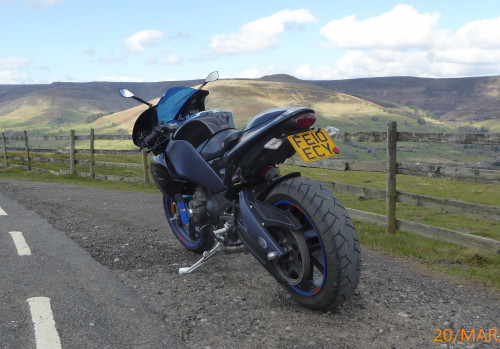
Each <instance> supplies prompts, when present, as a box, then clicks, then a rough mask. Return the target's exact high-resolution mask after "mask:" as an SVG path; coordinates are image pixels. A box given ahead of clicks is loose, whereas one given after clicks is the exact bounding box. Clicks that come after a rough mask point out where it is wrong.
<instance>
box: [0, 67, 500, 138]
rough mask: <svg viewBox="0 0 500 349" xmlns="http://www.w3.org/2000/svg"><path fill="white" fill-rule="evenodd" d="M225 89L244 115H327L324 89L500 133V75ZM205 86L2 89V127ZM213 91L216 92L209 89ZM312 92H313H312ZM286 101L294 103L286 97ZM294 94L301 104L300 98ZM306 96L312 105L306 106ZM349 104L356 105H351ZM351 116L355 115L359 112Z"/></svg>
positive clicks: (281, 79) (118, 107)
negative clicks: (271, 109) (128, 95)
mask: <svg viewBox="0 0 500 349" xmlns="http://www.w3.org/2000/svg"><path fill="white" fill-rule="evenodd" d="M252 81H253V82H255V83H257V82H259V83H261V84H265V83H266V82H269V86H268V87H272V86H271V85H272V84H273V83H279V84H282V85H280V88H279V89H277V88H271V89H267V91H266V92H265V93H263V92H262V91H259V90H258V89H260V90H262V89H263V88H264V87H265V86H266V85H260V86H259V87H258V89H257V87H255V88H254V87H252V85H251V84H250V85H248V84H247V85H245V88H243V87H242V88H239V89H237V88H234V87H237V86H238V84H242V83H243V82H245V83H249V82H252ZM220 82H227V83H228V84H229V83H230V84H231V86H233V87H231V88H224V86H221V87H220V93H219V96H221V97H220V98H223V97H224V98H225V100H231V101H235V104H234V107H235V108H240V107H241V108H242V110H243V109H244V110H245V111H247V112H246V113H244V114H243V115H247V114H248V115H250V114H251V112H254V111H255V110H254V109H256V107H257V105H259V108H260V107H266V106H271V105H273V106H274V105H275V104H274V103H275V102H276V103H278V102H279V103H282V102H286V103H288V104H295V102H293V101H294V100H297V102H299V101H300V103H302V104H304V105H313V104H314V105H315V108H317V109H318V110H321V106H322V105H324V104H325V103H330V102H332V100H333V99H335V98H336V97H332V95H331V94H329V93H325V92H324V91H323V92H322V91H320V90H318V88H322V89H325V90H329V91H332V92H334V93H343V94H346V95H351V96H355V97H358V98H360V99H361V100H367V101H369V102H372V103H375V104H377V105H379V106H380V108H381V109H382V108H385V109H392V110H385V111H384V112H389V113H393V112H396V113H402V115H412V117H417V118H419V117H428V118H431V119H435V120H438V121H439V122H445V123H447V124H448V126H449V127H452V128H454V129H458V128H459V127H462V128H464V129H462V130H465V131H468V130H471V131H481V132H485V131H490V132H500V76H488V77H470V78H452V79H431V78H416V77H405V76H399V77H380V78H360V79H346V80H301V79H298V78H296V77H293V76H291V75H287V74H274V75H266V76H263V77H262V78H260V79H227V80H221V81H220ZM200 83H201V80H186V81H163V82H144V83H138V82H86V83H69V82H56V83H52V84H46V85H0V128H1V129H6V130H8V129H26V128H28V129H37V128H43V129H44V130H47V129H51V130H57V129H59V128H60V127H61V126H66V127H69V125H73V124H75V123H76V124H78V123H83V124H85V123H89V122H92V120H97V119H99V118H101V117H102V116H104V115H109V114H112V113H116V112H121V111H124V110H128V109H130V108H132V107H136V106H137V105H138V104H137V103H136V101H133V100H130V99H125V98H122V97H121V96H120V95H119V93H118V89H119V88H128V89H130V90H131V91H133V92H134V93H135V94H136V95H137V96H140V97H141V98H143V99H145V100H153V99H155V98H158V97H160V96H162V95H163V93H164V91H165V90H166V89H168V88H171V87H174V86H195V85H198V84H200ZM208 89H209V90H210V85H209V86H208ZM299 90H300V91H299ZM307 90H310V91H309V92H308V93H306V91H307ZM214 92H215V91H214ZM235 94H237V95H235ZM285 94H287V96H288V97H290V98H289V99H287V98H285V97H286V96H285ZM295 95H300V96H301V97H300V98H298V99H294V98H295ZM306 96H307V98H306V99H301V98H302V97H306ZM210 98H214V95H212V94H211V96H210V97H209V98H208V100H210ZM328 98H329V100H328ZM332 98H333V99H332ZM257 99H258V101H257ZM273 99H276V100H275V101H273ZM346 100H350V101H352V99H349V98H347V99H346ZM287 101H288V102H287ZM220 102H221V104H220V105H218V107H222V108H224V107H226V104H227V102H225V101H224V99H221V100H220ZM292 102H293V103H292ZM343 103H345V104H347V103H354V102H343ZM288 104H287V105H288ZM243 106H244V107H245V108H243ZM353 110H354V109H353ZM352 116H353V117H354V116H355V112H353V114H352ZM422 122H423V121H422ZM448 126H447V127H448Z"/></svg>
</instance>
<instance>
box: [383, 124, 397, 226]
mask: <svg viewBox="0 0 500 349" xmlns="http://www.w3.org/2000/svg"><path fill="white" fill-rule="evenodd" d="M397 125H398V124H397V122H395V121H389V122H387V188H386V200H385V211H386V212H385V213H386V223H387V225H386V231H387V233H389V234H396V225H397V222H396V198H397V197H396V196H397V192H396V170H397V168H396V166H397V164H396V160H397Z"/></svg>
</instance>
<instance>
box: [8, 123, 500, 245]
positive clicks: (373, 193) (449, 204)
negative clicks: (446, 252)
mask: <svg viewBox="0 0 500 349" xmlns="http://www.w3.org/2000/svg"><path fill="white" fill-rule="evenodd" d="M2 139H3V150H4V161H5V164H4V166H9V163H8V160H9V159H12V160H22V161H24V162H25V163H26V164H27V165H23V166H22V167H24V168H26V169H28V170H37V171H41V172H51V173H54V171H50V170H44V169H37V168H33V167H32V166H31V161H39V162H59V163H67V164H69V171H66V170H64V171H62V170H60V171H59V172H55V173H54V174H61V173H63V174H74V175H79V176H84V177H91V178H101V179H108V180H119V181H128V182H143V183H149V181H150V180H149V174H148V172H149V170H148V160H147V154H146V152H145V151H143V152H142V164H130V163H116V162H99V161H94V154H138V151H134V150H121V151H119V150H99V149H95V148H94V141H95V140H130V139H131V137H130V136H119V135H117V136H97V135H94V131H93V130H91V131H90V135H89V136H76V135H75V132H74V131H71V132H70V135H69V136H43V137H32V138H29V139H30V140H66V141H68V140H69V143H70V147H69V150H64V152H69V155H70V156H69V157H70V159H69V160H67V159H55V158H42V157H30V155H29V152H30V150H31V151H36V152H40V153H51V152H61V150H57V149H30V148H29V142H28V140H29V139H28V135H27V133H26V131H25V132H24V137H11V138H9V139H7V138H5V136H4V135H3V134H2ZM6 140H11V141H23V140H24V142H25V147H24V148H10V147H7V145H6ZM77 140H88V141H89V143H90V146H89V149H76V148H75V141H77ZM334 140H335V141H338V142H385V143H386V144H387V161H385V162H382V161H380V162H374V161H343V160H328V159H327V160H322V161H317V162H313V163H309V164H307V165H306V164H304V163H302V162H301V161H300V160H299V159H295V158H291V159H288V160H287V161H286V163H287V164H291V165H298V166H304V167H316V168H326V169H333V170H340V171H368V172H385V173H386V176H387V181H386V190H383V189H375V188H370V187H363V186H356V185H348V184H341V183H335V182H323V184H324V185H326V186H328V187H329V188H330V189H331V190H332V191H334V192H340V193H345V194H350V195H356V196H360V197H361V196H362V197H365V198H367V199H382V200H385V202H386V214H385V215H379V214H374V213H371V212H365V211H360V210H356V209H349V208H348V209H347V210H348V212H349V214H350V215H351V217H352V218H353V219H355V220H359V221H362V222H367V223H371V224H376V225H381V226H385V227H386V230H387V232H388V233H389V234H395V232H396V229H400V230H402V231H406V232H409V233H412V234H416V235H420V236H424V237H430V238H434V239H438V240H442V241H446V242H451V243H455V244H458V245H462V246H467V247H474V248H478V249H482V250H485V251H489V252H492V253H497V254H500V241H498V240H494V239H489V238H485V237H481V236H477V235H472V234H466V233H462V232H458V231H453V230H449V229H444V228H439V227H434V226H429V225H424V224H420V223H417V222H413V221H408V220H401V219H397V217H396V202H400V203H403V204H407V205H414V206H420V207H426V208H430V209H437V210H443V211H447V212H456V213H460V214H466V215H470V216H475V217H480V218H487V219H492V220H499V221H500V207H499V206H488V205H480V204H473V203H468V202H462V201H456V200H448V199H443V198H436V197H430V196H424V195H417V194H411V193H405V192H399V191H397V186H396V178H397V176H396V175H397V174H405V175H414V176H425V177H433V178H446V179H455V180H461V181H472V182H480V183H492V184H500V171H494V170H483V169H475V168H462V167H450V166H441V165H418V164H403V163H398V162H397V143H398V142H439V143H458V144H488V145H499V144H500V134H442V133H410V132H398V131H397V124H396V123H395V122H389V123H388V128H387V132H358V133H340V134H338V135H336V136H335V137H334ZM7 149H9V150H11V151H21V152H25V154H26V156H24V157H20V156H17V157H16V156H8V154H7ZM77 153H86V154H90V160H76V159H75V154H77ZM77 164H80V165H88V166H89V168H90V172H89V173H86V172H85V173H82V172H79V173H77V172H76V165H77ZM95 165H101V166H117V167H126V168H142V169H143V173H144V176H143V178H135V177H124V176H107V175H99V174H96V173H95V169H94V166H95ZM17 166H19V165H17ZM499 201H500V199H499Z"/></svg>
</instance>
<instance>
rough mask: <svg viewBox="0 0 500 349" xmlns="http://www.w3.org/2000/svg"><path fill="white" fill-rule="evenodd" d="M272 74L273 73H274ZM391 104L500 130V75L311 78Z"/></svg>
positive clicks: (458, 124)
mask: <svg viewBox="0 0 500 349" xmlns="http://www.w3.org/2000/svg"><path fill="white" fill-rule="evenodd" d="M271 78H272V77H271ZM309 82H310V83H312V84H315V85H317V86H322V87H325V88H329V89H332V90H336V91H341V92H344V93H349V94H352V95H356V96H360V97H361V98H365V99H368V100H371V101H373V102H375V103H378V104H380V105H385V106H388V107H407V108H411V109H412V110H413V111H414V112H415V113H417V114H420V115H425V116H428V117H431V118H433V119H436V120H441V121H443V122H445V123H448V124H449V126H450V127H452V128H456V129H458V128H462V130H463V131H471V130H473V129H474V128H476V129H478V130H481V128H482V127H484V128H483V130H485V129H487V130H488V131H489V132H500V98H499V97H500V76H491V77H471V78H455V79H427V78H414V77H386V78H364V79H350V80H332V81H309Z"/></svg>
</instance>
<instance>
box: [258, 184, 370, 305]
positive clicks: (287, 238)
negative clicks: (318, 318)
mask: <svg viewBox="0 0 500 349" xmlns="http://www.w3.org/2000/svg"><path fill="white" fill-rule="evenodd" d="M266 202H267V203H269V204H271V205H273V206H276V207H279V208H281V209H283V210H287V211H290V212H291V213H292V214H293V215H294V216H295V217H296V218H297V219H298V220H299V221H300V222H301V224H302V226H303V228H302V229H300V230H299V231H292V230H288V229H285V228H278V227H270V228H269V230H270V232H271V234H272V235H273V236H274V238H275V239H276V241H278V243H279V244H280V245H281V246H282V247H283V248H285V249H286V250H288V251H290V252H289V254H288V257H286V258H285V259H282V260H280V261H275V262H273V263H272V266H271V267H270V268H269V269H270V272H271V274H272V275H273V276H274V277H275V278H276V279H277V280H278V281H279V282H280V283H281V284H282V285H283V286H284V287H285V289H286V290H287V291H288V292H289V293H290V294H291V295H292V296H293V298H295V299H296V300H297V301H298V302H300V303H301V304H302V305H304V306H306V307H309V308H313V309H332V308H335V307H338V306H340V305H341V304H343V303H344V302H345V301H346V300H347V299H348V298H349V297H351V296H352V295H353V293H354V290H355V288H356V286H357V285H358V281H359V278H360V274H361V259H360V258H361V257H360V253H361V248H360V245H359V241H358V237H357V234H356V230H355V229H354V225H353V223H352V221H351V218H350V217H349V214H348V213H347V211H346V210H345V208H344V207H343V206H342V204H341V203H340V201H339V200H338V199H337V198H336V197H335V196H334V195H333V194H332V193H331V192H330V191H329V190H328V189H326V188H325V187H323V186H322V185H320V184H319V183H318V182H316V181H313V180H311V179H308V178H303V177H296V178H290V179H286V180H284V181H282V182H280V183H278V184H277V185H276V186H275V187H274V188H273V189H272V190H271V191H270V192H269V194H268V195H267V197H266Z"/></svg>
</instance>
